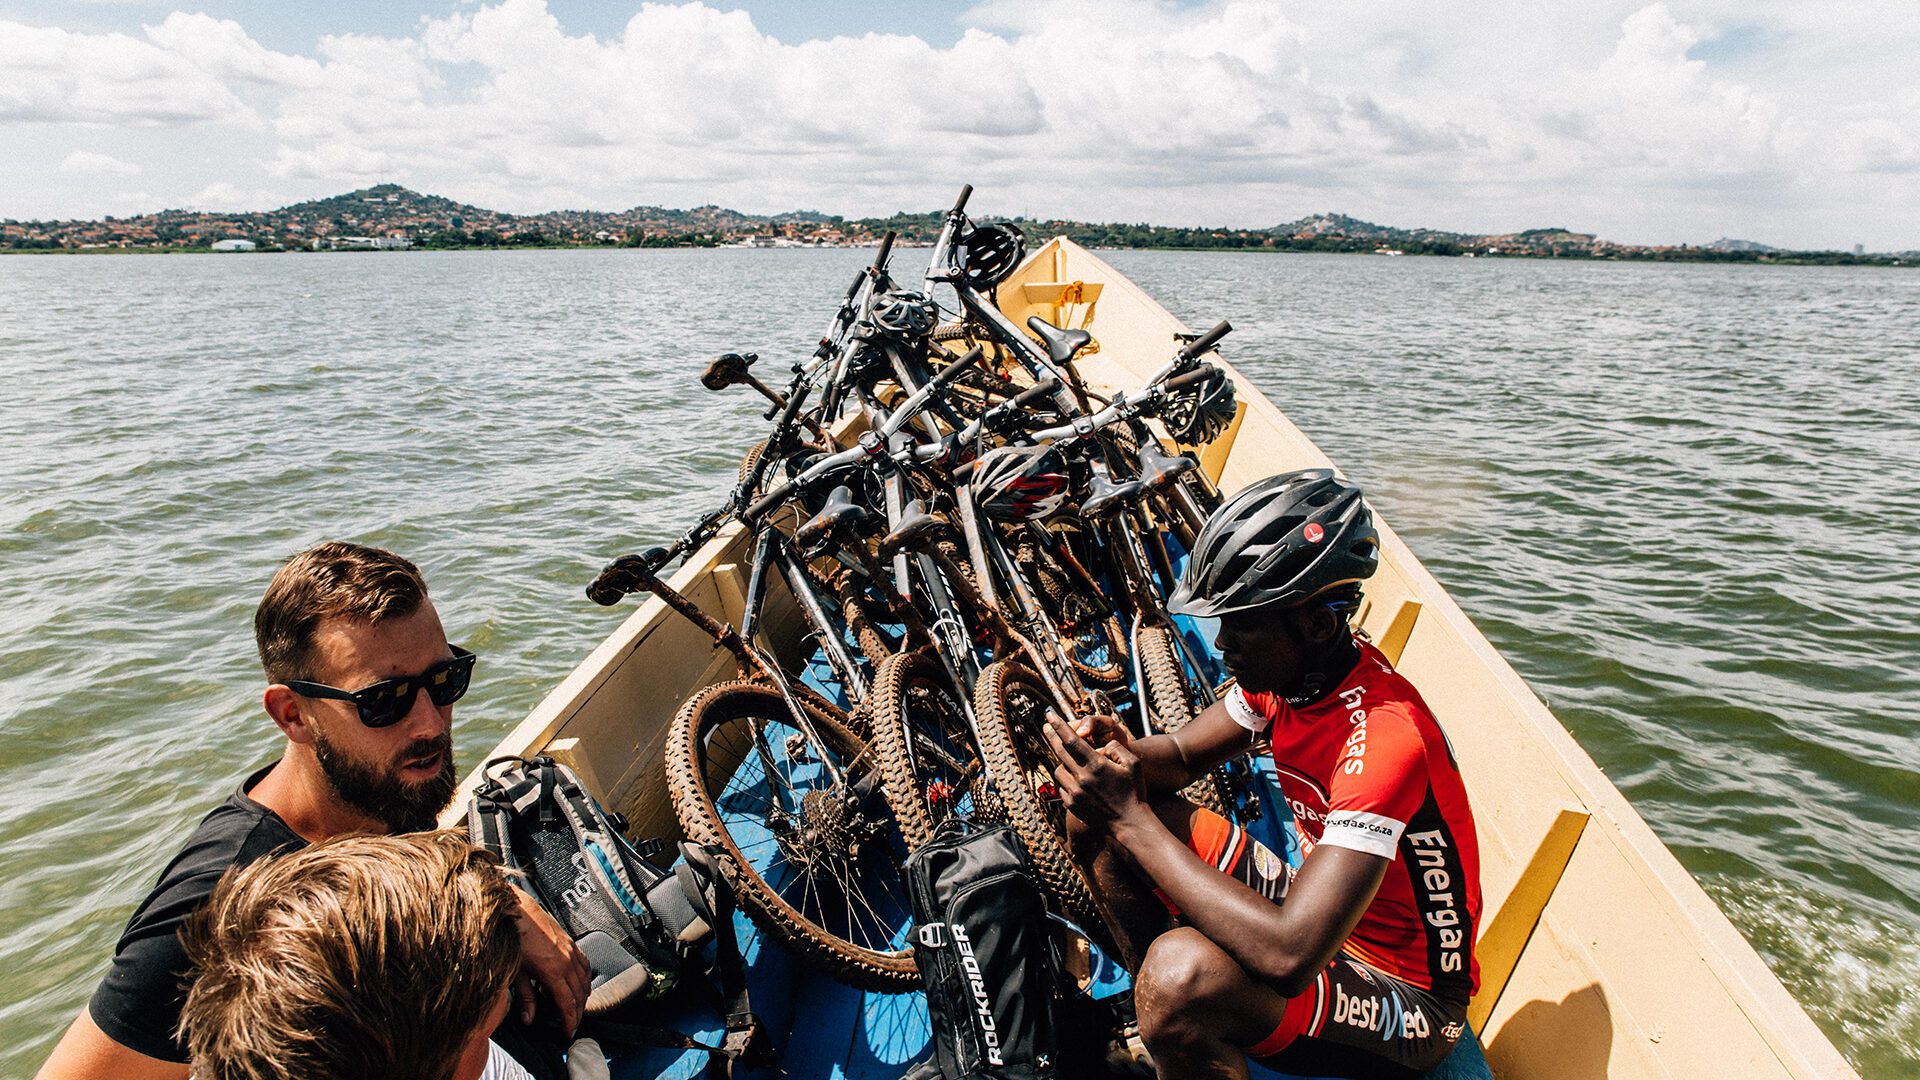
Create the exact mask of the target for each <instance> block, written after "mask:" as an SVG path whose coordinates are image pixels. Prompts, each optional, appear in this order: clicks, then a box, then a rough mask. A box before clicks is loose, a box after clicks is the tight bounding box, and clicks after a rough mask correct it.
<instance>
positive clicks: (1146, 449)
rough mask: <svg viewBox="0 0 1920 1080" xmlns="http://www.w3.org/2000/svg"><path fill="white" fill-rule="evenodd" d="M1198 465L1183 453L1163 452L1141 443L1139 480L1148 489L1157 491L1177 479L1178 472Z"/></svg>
mask: <svg viewBox="0 0 1920 1080" xmlns="http://www.w3.org/2000/svg"><path fill="white" fill-rule="evenodd" d="M1199 466H1200V463H1199V462H1197V461H1195V460H1193V459H1192V458H1190V457H1188V456H1187V455H1185V454H1163V453H1161V452H1160V449H1159V448H1158V447H1156V446H1151V445H1148V444H1144V443H1143V444H1141V447H1140V482H1141V483H1142V484H1145V485H1146V487H1147V490H1148V491H1159V490H1160V489H1162V488H1164V487H1166V486H1168V485H1169V484H1172V483H1173V482H1174V481H1175V480H1178V479H1179V478H1180V474H1182V473H1184V472H1187V471H1188V470H1190V469H1195V468H1198V467H1199Z"/></svg>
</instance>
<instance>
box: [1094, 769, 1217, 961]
mask: <svg viewBox="0 0 1920 1080" xmlns="http://www.w3.org/2000/svg"><path fill="white" fill-rule="evenodd" d="M1153 809H1154V812H1155V813H1156V814H1158V815H1159V817H1160V820H1161V821H1162V822H1163V823H1165V825H1166V826H1167V828H1168V829H1169V830H1170V831H1171V832H1172V833H1173V834H1174V835H1175V836H1177V837H1179V838H1180V840H1181V842H1182V843H1186V842H1187V841H1188V840H1189V838H1190V837H1191V836H1192V835H1193V813H1194V811H1195V810H1196V809H1197V808H1196V807H1195V806H1194V805H1193V804H1192V803H1190V802H1188V801H1187V800H1185V799H1183V798H1181V797H1179V796H1178V795H1168V796H1163V797H1161V798H1158V799H1155V800H1154V801H1153ZM1067 839H1068V846H1069V849H1070V850H1071V852H1072V854H1073V859H1074V862H1076V863H1078V864H1079V866H1080V870H1081V872H1082V873H1084V874H1086V875H1087V882H1088V884H1089V885H1091V886H1093V888H1092V889H1091V892H1092V893H1093V900H1094V904H1095V906H1097V907H1098V908H1100V913H1101V915H1102V917H1104V918H1105V920H1106V923H1107V931H1108V935H1109V937H1110V938H1111V941H1109V942H1102V944H1103V945H1104V944H1111V945H1113V946H1114V947H1115V948H1116V949H1117V951H1118V953H1119V957H1118V959H1119V960H1120V962H1121V963H1122V964H1124V965H1126V968H1127V970H1128V971H1139V970H1140V962H1141V960H1142V959H1144V958H1145V956H1146V954H1147V947H1148V946H1149V945H1152V944H1153V941H1154V939H1155V938H1157V937H1159V936H1160V935H1161V934H1164V933H1166V932H1167V929H1168V927H1170V926H1171V925H1172V918H1171V916H1170V915H1169V913H1168V911H1167V906H1166V904H1164V903H1162V902H1161V900H1160V898H1159V897H1158V896H1156V895H1155V894H1154V891H1153V883H1152V882H1151V881H1149V880H1148V879H1147V877H1146V876H1145V875H1143V874H1142V873H1140V869H1139V867H1138V865H1136V864H1135V863H1134V861H1133V859H1132V858H1131V857H1130V856H1129V855H1128V854H1127V853H1126V851H1125V850H1124V849H1122V848H1120V847H1119V846H1118V845H1115V844H1113V843H1111V842H1109V840H1108V838H1107V835H1106V833H1104V832H1100V831H1096V830H1092V829H1089V828H1087V826H1085V825H1083V824H1081V822H1080V819H1079V818H1076V817H1073V816H1072V815H1068V817H1067Z"/></svg>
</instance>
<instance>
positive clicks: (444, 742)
mask: <svg viewBox="0 0 1920 1080" xmlns="http://www.w3.org/2000/svg"><path fill="white" fill-rule="evenodd" d="M435 753H437V754H439V755H440V772H439V773H438V774H437V775H436V776H434V778H433V779H431V780H428V781H426V782H424V783H418V784H416V783H410V782H408V781H406V780H403V779H401V777H400V775H399V765H400V763H401V762H404V761H415V760H418V759H420V758H423V757H426V756H427V755H429V754H435ZM313 756H314V757H316V758H318V759H319V761H320V772H321V773H322V774H323V775H324V776H326V778H327V786H328V787H331V788H332V789H333V793H334V795H335V796H337V797H338V798H339V799H340V801H341V802H343V803H346V804H347V805H348V806H351V807H353V808H354V809H355V810H358V811H360V812H361V813H363V814H365V815H367V816H368V817H370V818H373V819H374V820H375V821H378V822H380V823H381V824H382V825H385V826H386V827H387V828H388V829H389V830H391V831H393V832H396V833H409V832H425V831H426V830H428V829H431V828H433V827H434V826H435V824H436V823H437V819H438V818H439V816H440V811H442V810H445V809H446V808H447V804H448V803H451V802H452V801H453V791H454V788H455V787H457V786H458V785H459V778H458V777H457V776H456V775H455V773H454V769H453V733H452V732H447V733H445V734H443V735H441V736H440V737H439V738H437V739H416V740H414V741H413V742H411V743H409V744H408V745H407V748H406V749H405V750H404V751H402V752H401V753H400V754H398V755H397V756H395V757H394V759H393V764H392V766H390V767H389V768H388V769H387V770H385V771H381V770H379V769H374V768H369V767H368V766H366V765H363V764H361V763H360V762H358V761H354V760H352V759H351V758H349V757H348V756H347V755H346V754H345V753H344V752H342V751H341V749H340V748H339V747H337V746H335V745H334V744H332V743H330V742H328V741H327V738H326V736H325V735H322V734H321V733H320V731H319V729H318V728H316V729H314V732H313Z"/></svg>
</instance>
